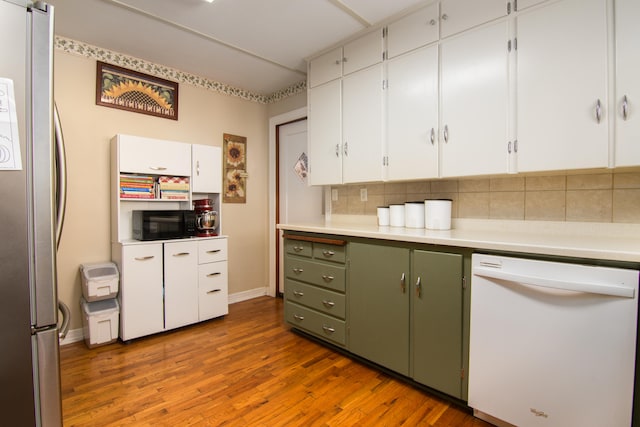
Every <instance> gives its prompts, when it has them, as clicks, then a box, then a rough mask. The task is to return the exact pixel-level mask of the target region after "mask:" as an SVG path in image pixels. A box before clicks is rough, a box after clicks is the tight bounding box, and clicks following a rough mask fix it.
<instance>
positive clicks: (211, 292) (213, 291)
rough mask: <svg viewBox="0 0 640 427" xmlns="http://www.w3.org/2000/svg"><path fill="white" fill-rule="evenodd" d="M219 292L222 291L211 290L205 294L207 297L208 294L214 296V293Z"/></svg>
mask: <svg viewBox="0 0 640 427" xmlns="http://www.w3.org/2000/svg"><path fill="white" fill-rule="evenodd" d="M221 290H222V289H212V290H210V291H208V292H207V295H208V294H215V293H216V292H220V291H221Z"/></svg>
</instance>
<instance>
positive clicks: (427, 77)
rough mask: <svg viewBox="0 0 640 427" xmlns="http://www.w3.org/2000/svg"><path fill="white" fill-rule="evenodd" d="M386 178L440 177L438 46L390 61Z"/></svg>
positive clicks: (388, 72)
mask: <svg viewBox="0 0 640 427" xmlns="http://www.w3.org/2000/svg"><path fill="white" fill-rule="evenodd" d="M387 81H388V88H387V145H388V148H387V153H388V154H387V156H388V162H387V164H388V165H387V179H389V180H391V181H392V180H408V179H424V178H434V177H437V176H438V136H437V134H438V46H437V45H432V46H428V47H423V48H421V49H418V50H416V51H413V52H410V53H408V54H406V55H402V56H399V57H397V58H394V59H392V60H391V61H389V62H388V63H387Z"/></svg>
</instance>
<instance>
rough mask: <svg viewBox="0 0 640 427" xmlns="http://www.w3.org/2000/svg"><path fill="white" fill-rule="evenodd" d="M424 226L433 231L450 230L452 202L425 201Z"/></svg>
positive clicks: (443, 200)
mask: <svg viewBox="0 0 640 427" xmlns="http://www.w3.org/2000/svg"><path fill="white" fill-rule="evenodd" d="M424 226H425V227H426V228H428V229H431V230H449V229H450V228H451V200H450V199H438V200H425V201H424Z"/></svg>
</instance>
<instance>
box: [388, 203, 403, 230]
mask: <svg viewBox="0 0 640 427" xmlns="http://www.w3.org/2000/svg"><path fill="white" fill-rule="evenodd" d="M389 225H391V226H392V227H404V205H389Z"/></svg>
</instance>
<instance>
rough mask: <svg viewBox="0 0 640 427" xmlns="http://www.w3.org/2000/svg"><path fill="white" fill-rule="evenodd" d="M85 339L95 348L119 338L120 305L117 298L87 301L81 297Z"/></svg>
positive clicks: (90, 346)
mask: <svg viewBox="0 0 640 427" xmlns="http://www.w3.org/2000/svg"><path fill="white" fill-rule="evenodd" d="M80 305H81V306H82V314H83V315H82V321H83V322H82V323H83V328H82V329H83V333H84V341H85V343H86V344H87V347H89V348H93V347H97V346H100V345H105V344H110V343H112V342H114V341H116V340H117V339H118V327H119V323H118V321H119V318H120V305H119V304H118V300H117V299H115V298H112V299H105V300H100V301H95V302H87V301H86V300H85V299H84V298H80Z"/></svg>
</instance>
